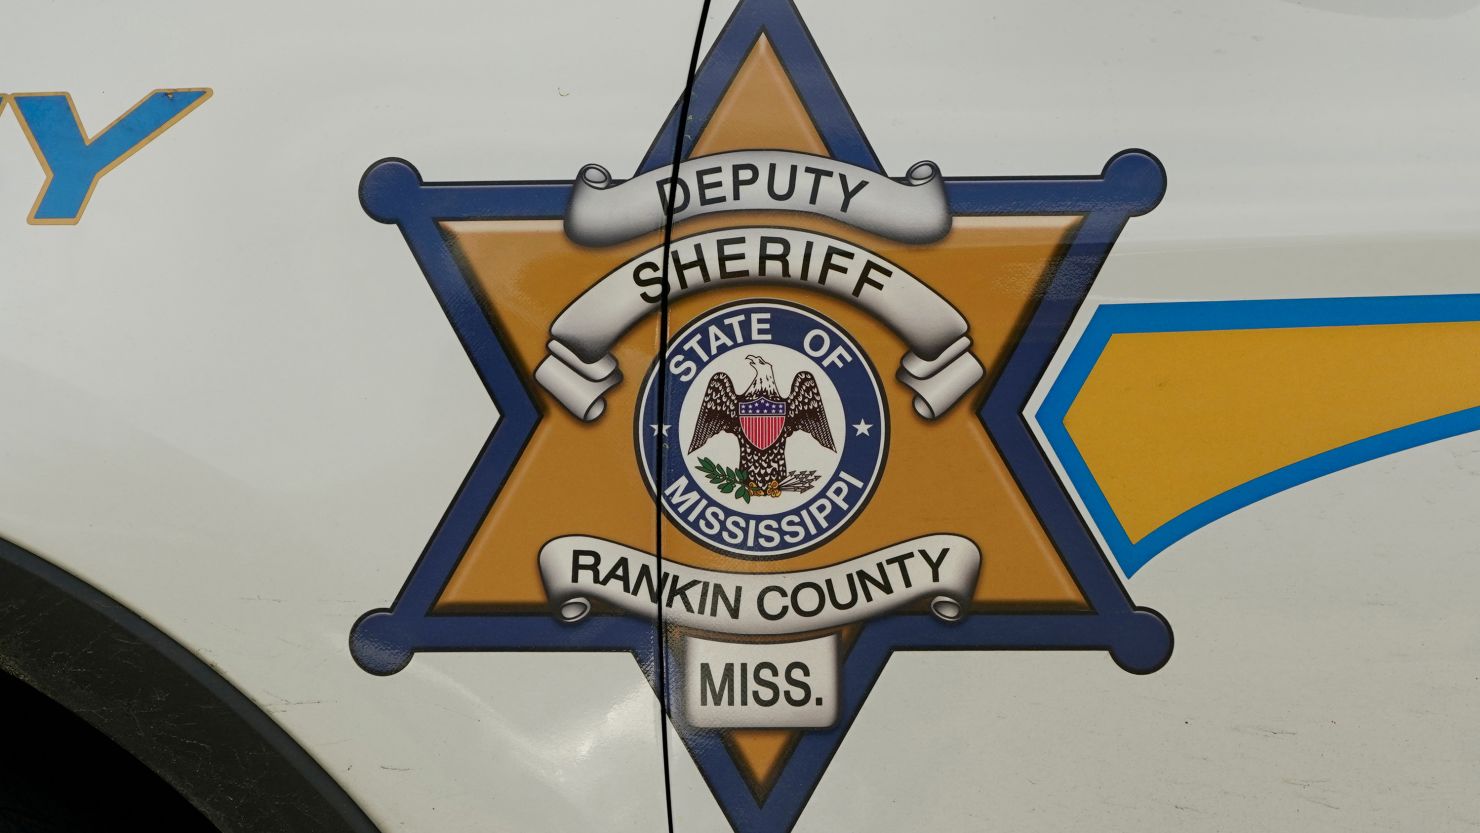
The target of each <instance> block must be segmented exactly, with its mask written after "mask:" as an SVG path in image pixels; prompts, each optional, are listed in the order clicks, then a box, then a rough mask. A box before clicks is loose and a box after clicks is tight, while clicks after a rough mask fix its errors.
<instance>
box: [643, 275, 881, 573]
mask: <svg viewBox="0 0 1480 833" xmlns="http://www.w3.org/2000/svg"><path fill="white" fill-rule="evenodd" d="M663 371H666V372H663ZM660 372H662V375H661V376H660ZM660 381H661V384H660ZM660 388H662V389H663V390H662V391H660ZM660 396H662V397H664V398H666V400H667V402H668V407H666V408H664V409H662V410H663V414H664V416H663V417H662V419H659V407H658V401H659V397H660ZM639 403H640V404H639V407H638V409H637V421H636V422H637V424H636V426H635V428H636V440H637V456H638V460H639V462H640V465H641V467H642V470H643V475H644V476H645V478H646V479H647V484H648V488H649V489H651V490H652V492H653V494H654V495H655V496H656V498H657V499H658V502H659V503H660V504H661V505H662V507H663V511H664V513H665V514H667V516H668V517H669V519H671V520H672V521H673V523H674V524H676V525H677V526H678V528H679V529H682V530H683V531H684V532H685V533H686V534H688V535H689V537H691V538H693V539H694V540H696V541H698V542H700V543H702V544H704V545H705V546H707V547H710V548H711V549H714V550H717V551H719V552H723V553H727V554H730V555H735V556H738V557H741V558H752V559H768V558H779V557H782V556H788V555H796V554H798V553H801V552H805V551H807V550H810V549H813V548H815V547H817V546H819V545H821V544H822V543H823V542H825V541H827V540H829V539H830V538H832V537H833V536H834V535H837V534H838V533H839V532H841V531H842V530H843V529H844V528H845V527H846V526H847V525H848V524H849V523H850V522H851V521H852V520H853V519H854V518H855V517H857V515H858V513H859V512H860V511H862V509H863V507H864V505H865V504H867V503H868V500H869V498H870V497H871V496H872V495H873V492H874V488H875V486H877V485H878V482H879V477H880V475H881V474H882V473H883V470H884V459H885V456H886V451H887V449H888V446H889V425H888V412H887V409H886V408H885V407H884V394H883V388H882V386H881V385H880V384H879V375H878V373H877V372H876V371H875V370H874V367H873V365H872V364H871V363H870V362H869V360H868V357H867V356H866V355H864V353H863V351H862V350H861V349H860V348H859V346H858V344H857V342H855V341H853V339H852V338H851V337H850V336H849V335H848V334H847V333H845V332H843V330H842V329H841V328H840V327H838V325H836V324H834V323H833V322H832V321H829V320H828V319H826V318H824V317H823V316H821V315H818V314H817V313H815V312H813V311H811V310H808V309H805V308H803V307H801V306H798V305H795V304H791V303H787V302H784V301H776V300H767V301H742V302H738V303H734V304H729V305H726V306H722V307H717V308H715V309H713V310H711V311H710V312H708V313H707V314H705V315H704V316H702V317H700V318H697V319H695V320H694V321H693V322H691V323H690V324H689V325H688V326H686V327H684V328H683V329H682V330H681V331H679V332H678V333H677V334H675V335H674V336H673V338H672V339H671V340H670V341H669V343H668V349H667V350H666V352H665V353H664V355H663V357H662V360H661V361H659V362H654V363H653V367H652V369H651V370H650V371H649V372H648V375H647V379H646V380H645V381H644V382H643V386H642V393H641V397H640V399H639ZM660 468H661V470H662V477H661V478H655V477H654V472H655V471H657V470H659V469H660ZM659 481H661V482H659Z"/></svg>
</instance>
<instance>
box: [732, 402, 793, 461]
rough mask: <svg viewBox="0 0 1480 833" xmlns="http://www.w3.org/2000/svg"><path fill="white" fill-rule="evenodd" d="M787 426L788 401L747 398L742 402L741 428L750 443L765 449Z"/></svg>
mask: <svg viewBox="0 0 1480 833" xmlns="http://www.w3.org/2000/svg"><path fill="white" fill-rule="evenodd" d="M785 427H786V403H785V402H782V401H778V400H775V399H766V398H764V397H762V398H760V399H747V400H745V401H743V402H741V403H740V430H741V431H744V432H745V439H747V440H750V444H751V445H753V446H755V447H756V448H758V449H760V450H762V451H765V450H766V449H768V448H770V447H771V444H772V443H774V442H776V438H778V437H780V436H781V431H782V429H784V428H785Z"/></svg>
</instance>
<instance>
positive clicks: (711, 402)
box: [689, 356, 837, 503]
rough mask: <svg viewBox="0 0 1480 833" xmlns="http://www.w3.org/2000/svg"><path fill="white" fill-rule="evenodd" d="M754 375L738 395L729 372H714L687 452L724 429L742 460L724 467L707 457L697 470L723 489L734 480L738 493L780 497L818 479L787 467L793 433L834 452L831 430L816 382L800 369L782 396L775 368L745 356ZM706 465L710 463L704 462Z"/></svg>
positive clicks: (810, 473) (754, 357) (758, 357)
mask: <svg viewBox="0 0 1480 833" xmlns="http://www.w3.org/2000/svg"><path fill="white" fill-rule="evenodd" d="M745 360H746V361H747V362H749V363H750V367H751V369H752V370H754V371H755V378H753V379H751V380H750V386H749V387H747V388H746V389H745V390H744V391H743V392H740V393H736V391H735V388H734V386H733V384H732V383H731V381H730V376H729V374H727V373H716V374H714V375H713V376H711V377H710V379H709V385H708V386H707V387H706V388H705V389H704V401H703V402H701V403H700V405H699V417H698V419H697V420H696V422H695V424H694V434H693V437H692V438H691V439H690V440H689V453H690V454H693V453H694V452H695V451H698V450H699V449H701V448H703V447H704V445H705V444H706V443H708V442H709V441H710V440H712V439H714V437H715V436H717V435H719V434H722V433H729V434H734V435H735V439H736V440H738V441H739V443H740V463H739V466H738V467H737V469H736V470H728V471H727V470H725V469H723V468H722V467H720V466H717V465H715V464H714V463H712V462H711V461H710V460H709V459H708V458H705V459H703V460H701V461H700V465H699V471H702V472H704V474H705V476H706V477H708V478H709V480H710V482H712V483H715V484H717V485H719V486H720V488H721V489H722V490H723V491H725V492H731V489H730V488H725V486H726V484H733V486H732V488H735V489H736V492H738V493H739V496H742V497H746V498H747V500H746V502H747V503H748V502H749V500H748V498H749V497H751V496H754V497H763V496H764V497H781V493H782V492H805V491H807V490H809V489H811V488H812V486H813V485H814V484H815V483H816V482H817V477H818V476H817V472H816V471H792V470H790V469H788V468H787V465H786V441H787V439H788V438H790V437H791V435H792V434H794V433H796V432H797V431H803V432H806V433H807V434H808V435H810V436H811V437H812V439H814V440H816V441H817V443H818V445H821V446H822V447H823V448H826V449H827V450H828V451H833V452H836V451H837V448H836V447H835V446H834V444H833V436H832V429H830V428H828V425H827V411H826V409H825V408H824V406H823V402H822V393H821V391H820V390H819V389H818V387H817V380H816V379H815V378H813V376H812V374H811V373H809V372H807V371H805V370H803V371H801V372H799V373H797V374H796V375H795V376H794V377H792V380H791V393H790V395H789V396H782V395H781V391H780V390H779V389H778V388H777V387H776V371H775V368H773V367H772V366H771V363H770V362H768V361H766V360H765V359H763V358H761V357H760V356H746V357H745ZM705 464H708V465H705Z"/></svg>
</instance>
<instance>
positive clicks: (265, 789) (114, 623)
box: [0, 539, 376, 833]
mask: <svg viewBox="0 0 1480 833" xmlns="http://www.w3.org/2000/svg"><path fill="white" fill-rule="evenodd" d="M0 670H3V671H4V672H6V673H8V674H9V675H11V676H12V677H13V678H15V680H16V681H22V682H23V683H24V684H25V686H28V687H29V688H31V689H34V690H35V691H36V692H39V695H44V698H45V699H48V700H50V701H53V702H54V703H55V704H56V705H57V706H59V707H60V708H62V709H65V710H66V711H67V712H70V713H71V714H72V715H76V716H78V717H80V718H81V719H82V720H84V721H86V723H87V724H90V725H91V726H92V727H93V728H94V729H96V730H97V731H98V732H101V733H102V734H103V735H105V736H106V737H107V738H108V739H111V741H112V742H114V743H116V744H117V745H118V746H120V747H122V748H123V749H124V750H127V751H128V753H130V754H131V755H132V756H133V757H134V758H136V759H138V761H140V762H142V764H143V766H144V767H147V769H148V770H149V771H151V772H153V773H155V774H156V775H157V776H159V778H161V779H163V781H164V782H166V783H167V784H168V785H169V787H171V788H173V790H174V791H176V792H178V793H179V794H180V795H182V796H184V797H185V798H186V799H187V800H188V801H189V802H190V803H191V804H193V805H194V806H195V807H196V808H197V809H198V810H199V811H200V814H201V815H203V816H204V817H205V818H206V819H209V820H210V822H211V823H212V824H214V825H215V826H216V827H217V828H219V829H220V830H221V831H224V833H266V831H285V833H292V832H296V831H305V833H307V831H315V833H317V831H325V833H375V830H376V828H375V826H374V824H373V823H372V822H371V821H370V819H369V818H368V817H367V816H366V815H365V814H364V812H363V811H362V810H360V808H359V807H358V806H356V805H355V804H354V802H353V801H352V800H351V799H350V798H349V796H348V795H347V794H345V792H344V790H343V789H342V788H341V787H340V786H339V785H338V784H337V783H336V782H335V781H334V780H333V779H332V778H330V777H329V775H328V774H327V773H325V772H324V770H323V768H322V767H320V766H319V765H318V763H317V762H316V761H315V760H314V759H313V758H312V757H311V756H310V755H309V754H308V753H307V752H306V751H304V749H303V748H302V747H301V746H299V745H298V744H297V742H295V741H294V740H293V739H292V738H291V737H290V736H289V735H288V734H287V732H285V731H284V730H283V729H282V727H281V726H279V725H278V724H277V723H276V722H274V721H273V720H272V718H270V717H268V716H267V714H266V713H264V712H263V711H262V710H261V709H260V708H258V707H257V706H256V705H255V704H254V703H252V702H251V700H249V699H248V698H247V696H246V695H244V694H243V693H242V692H241V691H239V690H238V689H237V688H236V687H235V686H233V685H232V684H231V683H230V682H228V681H227V680H226V679H225V678H224V677H222V676H221V675H220V674H217V673H216V672H215V671H214V670H212V669H211V668H210V667H209V666H207V665H206V664H205V663H204V662H202V661H201V660H200V659H199V658H197V657H196V656H195V655H194V654H192V653H191V652H190V651H189V650H187V649H186V648H185V647H184V646H182V645H180V644H179V643H177V642H175V641H174V640H173V639H171V638H170V637H169V636H167V635H166V634H164V633H163V632H162V631H160V630H159V629H158V628H155V627H154V626H153V625H151V624H149V623H148V622H147V621H145V620H144V619H143V618H142V617H140V616H139V615H138V614H136V613H134V612H133V611H131V610H129V609H128V608H126V607H124V606H123V605H121V604H119V603H118V602H117V601H115V600H113V599H112V598H110V597H108V596H107V595H105V594H103V593H102V592H101V591H99V590H98V589H96V588H94V587H92V586H91V585H89V584H87V583H86V582H84V581H82V580H81V579H79V578H77V577H76V576H73V575H72V574H71V573H68V572H66V571H65V570H62V569H61V568H59V567H57V566H56V565H54V564H52V563H50V562H48V561H46V560H44V559H42V558H40V557H39V556H37V555H35V554H33V553H31V552H29V551H27V550H25V549H23V548H21V547H19V546H16V545H15V544H12V543H10V542H9V541H6V540H4V539H0ZM15 684H16V685H19V684H20V683H18V682H17V683H15ZM24 693H25V692H24V691H22V690H21V689H14V690H13V691H8V692H3V693H0V696H3V697H6V699H5V700H3V701H0V702H6V703H7V704H8V702H9V699H8V696H9V695H10V694H15V695H17V696H20V695H22V694H24ZM33 703H34V701H33ZM7 710H8V706H7ZM6 717H7V718H8V719H9V720H11V721H14V720H15V719H16V717H17V716H16V715H14V714H9V713H7V714H6ZM92 748H93V747H89V749H92ZM7 757H8V758H9V757H10V756H9V755H7ZM66 757H72V756H71V755H70V754H67V755H66ZM12 760H14V759H12ZM22 765H24V764H22ZM79 774H80V773H79ZM98 783H101V782H97V781H91V780H77V781H76V782H75V786H76V789H74V792H75V793H77V794H78V795H77V797H78V798H80V799H81V800H92V795H93V790H94V785H95V784H98ZM74 800H75V799H74ZM130 806H131V804H124V805H123V807H122V808H120V807H116V806H115V808H114V809H115V811H116V810H120V809H123V808H127V807H130ZM133 806H136V805H133ZM164 829H175V828H172V827H169V826H166V827H165V828H164Z"/></svg>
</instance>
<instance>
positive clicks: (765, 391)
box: [741, 355, 781, 399]
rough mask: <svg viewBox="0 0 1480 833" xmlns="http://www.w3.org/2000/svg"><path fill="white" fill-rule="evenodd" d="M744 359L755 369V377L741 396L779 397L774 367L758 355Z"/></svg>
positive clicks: (779, 392)
mask: <svg viewBox="0 0 1480 833" xmlns="http://www.w3.org/2000/svg"><path fill="white" fill-rule="evenodd" d="M745 360H746V361H747V362H749V363H750V367H751V369H752V370H754V371H755V378H754V379H752V380H751V382H750V387H748V388H746V389H745V393H743V394H741V396H742V397H752V396H769V397H771V398H773V399H779V398H781V391H779V390H777V389H776V369H775V368H773V367H771V363H770V362H768V361H766V360H765V359H763V358H761V357H760V356H755V355H750V356H746V357H745Z"/></svg>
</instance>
